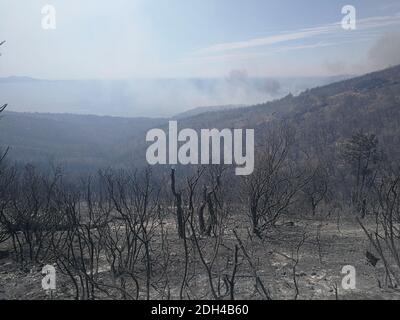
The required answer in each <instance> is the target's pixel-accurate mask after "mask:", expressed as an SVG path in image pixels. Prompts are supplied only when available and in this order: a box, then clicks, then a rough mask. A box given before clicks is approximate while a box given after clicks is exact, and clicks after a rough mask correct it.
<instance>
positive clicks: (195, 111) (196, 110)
mask: <svg viewBox="0 0 400 320" xmlns="http://www.w3.org/2000/svg"><path fill="white" fill-rule="evenodd" d="M243 107H245V105H225V106H212V107H197V108H194V109H190V110H188V111H185V112H182V113H179V114H177V115H175V116H173V117H172V118H173V119H176V120H181V119H185V118H190V117H193V116H197V115H199V114H202V113H207V112H215V111H226V110H232V109H237V108H243Z"/></svg>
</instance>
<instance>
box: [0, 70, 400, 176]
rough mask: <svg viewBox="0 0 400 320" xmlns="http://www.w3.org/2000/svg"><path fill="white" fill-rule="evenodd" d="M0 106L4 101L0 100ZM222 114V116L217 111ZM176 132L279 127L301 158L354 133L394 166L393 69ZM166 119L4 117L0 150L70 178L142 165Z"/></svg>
mask: <svg viewBox="0 0 400 320" xmlns="http://www.w3.org/2000/svg"><path fill="white" fill-rule="evenodd" d="M2 100H3V99H2ZM221 109H224V110H221ZM175 118H178V119H179V120H178V125H179V127H180V128H194V129H201V128H254V129H255V130H256V140H257V143H262V142H263V141H265V140H266V139H268V135H267V129H268V127H269V126H271V125H272V124H274V123H281V122H282V121H284V122H286V123H288V124H290V125H291V126H293V128H294V129H295V130H296V132H297V133H296V135H297V139H298V141H297V145H298V146H299V148H300V147H301V150H302V152H303V151H307V150H308V151H307V152H316V153H317V152H318V148H317V146H320V145H322V146H323V147H324V148H328V149H332V150H333V149H334V148H335V146H336V144H337V143H338V142H339V141H340V140H342V139H345V138H349V137H350V136H351V135H352V134H353V133H354V132H356V131H357V130H361V129H362V130H363V131H364V132H370V133H374V134H376V135H377V136H378V137H379V139H380V140H381V141H383V142H385V143H384V145H385V148H387V151H388V152H389V153H390V154H391V156H393V157H394V158H395V159H399V160H400V66H396V67H393V68H390V69H386V70H383V71H379V72H374V73H371V74H367V75H365V76H361V77H356V78H352V79H349V80H345V81H340V82H336V83H333V84H330V85H327V86H321V87H317V88H314V89H311V90H306V91H304V92H303V93H301V94H299V95H298V96H294V95H291V94H289V95H287V96H286V97H284V98H281V99H278V100H275V101H271V102H267V103H263V104H258V105H254V106H247V107H237V106H226V107H219V108H215V107H212V108H200V109H195V110H192V111H190V112H188V113H183V114H180V115H178V116H177V117H175ZM168 119H169V118H118V117H101V116H85V115H70V114H39V113H37V114H29V113H15V112H6V113H4V114H3V116H2V118H1V119H0V132H1V134H0V145H2V146H10V147H11V150H10V153H9V157H8V158H9V161H19V162H20V163H24V162H34V163H36V164H43V165H45V164H46V163H47V164H48V163H49V162H52V161H53V162H56V163H63V164H65V165H66V166H67V167H68V168H69V169H71V170H81V171H82V170H84V171H88V170H95V169H97V168H101V167H104V166H108V165H114V166H115V165H116V166H118V165H121V166H124V165H129V164H137V165H139V164H140V165H143V164H145V150H146V146H147V144H146V141H145V136H146V132H147V130H149V129H151V128H166V127H167V126H168V123H167V121H168Z"/></svg>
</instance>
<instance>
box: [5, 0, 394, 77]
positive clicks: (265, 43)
mask: <svg viewBox="0 0 400 320" xmlns="http://www.w3.org/2000/svg"><path fill="white" fill-rule="evenodd" d="M45 5H52V6H53V7H54V8H55V12H56V16H55V17H56V28H55V29H51V30H44V29H43V28H42V19H43V18H44V15H43V14H42V12H41V11H42V8H43V6H45ZM344 5H353V6H354V7H355V8H356V19H357V20H356V22H357V24H356V30H344V29H343V28H342V27H341V20H342V19H343V17H344V15H343V14H342V7H343V6H344ZM399 27H400V1H398V0H379V1H378V0H374V1H373V0H354V1H350V0H347V1H339V0H329V1H328V0H304V1H289V0H246V1H245V0H113V1H109V0H85V1H82V0H68V1H65V0H45V1H42V0H29V1H27V0H1V2H0V40H3V39H4V40H6V43H5V44H4V45H3V46H2V47H1V50H0V51H1V53H2V57H1V58H0V77H6V76H12V75H16V76H30V77H35V78H42V79H127V78H213V77H226V76H228V75H230V74H232V72H233V73H235V72H237V71H240V72H242V73H245V74H246V75H249V76H252V77H288V76H330V75H339V74H356V73H363V72H367V71H370V70H373V69H379V68H383V67H385V66H388V65H391V64H396V63H400V61H399V60H397V59H399V58H398V57H399V56H400V50H399V48H400V36H399V34H398V31H397V30H400V28H399Z"/></svg>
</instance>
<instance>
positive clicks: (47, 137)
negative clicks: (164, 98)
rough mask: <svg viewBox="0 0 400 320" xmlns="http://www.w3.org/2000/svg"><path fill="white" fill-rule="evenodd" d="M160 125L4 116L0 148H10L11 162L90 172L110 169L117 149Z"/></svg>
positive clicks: (67, 117)
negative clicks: (61, 165)
mask: <svg viewBox="0 0 400 320" xmlns="http://www.w3.org/2000/svg"><path fill="white" fill-rule="evenodd" d="M163 122H165V119H151V118H118V117H100V116H92V115H87V116H86V115H72V114H40V113H16V112H4V113H3V114H2V116H1V119H0V128H1V135H0V146H10V152H9V159H10V160H12V161H14V160H17V161H19V162H22V163H25V162H30V163H35V164H41V165H46V164H48V163H50V162H54V163H56V164H57V163H62V164H65V165H66V166H67V167H68V168H71V169H73V170H77V169H79V170H87V169H90V170H92V169H96V168H100V167H103V166H109V165H112V164H113V163H114V162H115V159H116V148H117V146H119V145H120V144H125V145H128V144H130V140H135V139H141V138H142V137H143V134H144V132H146V130H148V129H149V128H153V127H157V126H158V125H160V123H163ZM131 151H132V152H133V150H131ZM118 152H119V153H121V151H120V150H118Z"/></svg>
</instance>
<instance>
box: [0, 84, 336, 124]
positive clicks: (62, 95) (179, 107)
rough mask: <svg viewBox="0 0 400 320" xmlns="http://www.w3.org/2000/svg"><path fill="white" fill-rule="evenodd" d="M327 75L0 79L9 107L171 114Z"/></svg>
mask: <svg viewBox="0 0 400 320" xmlns="http://www.w3.org/2000/svg"><path fill="white" fill-rule="evenodd" d="M342 78H343V77H340V78H338V77H334V78H332V77H327V78H281V79H269V78H247V77H243V78H229V77H228V78H220V79H217V78H216V79H131V80H41V79H32V78H29V77H8V78H0V97H1V101H6V102H7V103H9V111H16V112H44V113H73V114H97V115H109V116H123V117H137V116H145V117H171V116H173V115H176V114H179V113H182V112H185V111H187V110H191V109H194V108H197V107H199V106H222V105H252V104H255V103H261V102H266V101H271V100H274V99H277V98H281V97H283V96H285V95H287V94H288V93H293V94H298V93H300V92H301V91H304V90H305V89H308V88H312V87H315V86H318V85H324V84H327V83H332V82H334V81H337V80H338V79H342Z"/></svg>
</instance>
